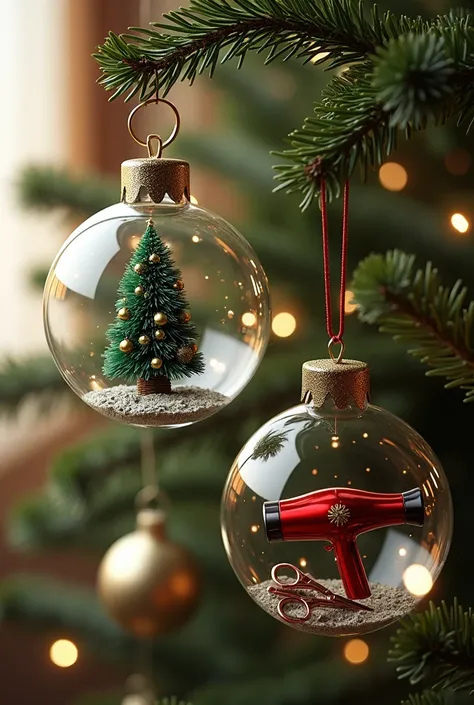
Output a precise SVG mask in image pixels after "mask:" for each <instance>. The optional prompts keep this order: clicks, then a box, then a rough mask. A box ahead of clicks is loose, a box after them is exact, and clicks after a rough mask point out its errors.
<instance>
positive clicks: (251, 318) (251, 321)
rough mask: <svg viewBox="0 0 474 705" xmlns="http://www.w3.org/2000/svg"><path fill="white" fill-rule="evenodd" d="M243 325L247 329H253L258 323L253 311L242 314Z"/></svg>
mask: <svg viewBox="0 0 474 705" xmlns="http://www.w3.org/2000/svg"><path fill="white" fill-rule="evenodd" d="M241 321H242V325H244V326H247V328H252V326H254V325H255V324H256V322H257V317H256V315H255V314H254V313H252V311H247V312H246V313H244V314H242V318H241Z"/></svg>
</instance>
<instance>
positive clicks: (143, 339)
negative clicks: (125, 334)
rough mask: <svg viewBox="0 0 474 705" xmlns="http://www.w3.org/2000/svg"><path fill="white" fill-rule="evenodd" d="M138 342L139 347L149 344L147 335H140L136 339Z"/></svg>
mask: <svg viewBox="0 0 474 705" xmlns="http://www.w3.org/2000/svg"><path fill="white" fill-rule="evenodd" d="M138 342H139V343H140V345H148V343H149V342H150V338H149V337H148V336H147V335H141V336H140V337H139V338H138Z"/></svg>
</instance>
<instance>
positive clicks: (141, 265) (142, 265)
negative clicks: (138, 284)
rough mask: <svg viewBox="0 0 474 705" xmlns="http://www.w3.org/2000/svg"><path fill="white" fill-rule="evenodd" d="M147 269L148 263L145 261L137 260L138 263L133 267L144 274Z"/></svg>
mask: <svg viewBox="0 0 474 705" xmlns="http://www.w3.org/2000/svg"><path fill="white" fill-rule="evenodd" d="M145 269H146V264H145V263H144V262H137V264H136V265H135V266H134V268H133V271H134V272H136V273H137V274H143V272H144V271H145Z"/></svg>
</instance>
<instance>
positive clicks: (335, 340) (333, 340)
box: [328, 338, 344, 363]
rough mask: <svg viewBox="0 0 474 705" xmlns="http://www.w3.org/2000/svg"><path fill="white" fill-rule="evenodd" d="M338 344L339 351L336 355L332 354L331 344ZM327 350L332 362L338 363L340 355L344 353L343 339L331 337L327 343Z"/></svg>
mask: <svg viewBox="0 0 474 705" xmlns="http://www.w3.org/2000/svg"><path fill="white" fill-rule="evenodd" d="M338 344H339V345H340V348H339V352H338V354H337V355H335V354H334V352H333V346H334V345H338ZM328 352H329V357H330V358H331V360H332V361H333V362H336V363H339V362H341V360H342V356H343V355H344V341H342V340H339V339H338V338H331V340H330V341H329V343H328Z"/></svg>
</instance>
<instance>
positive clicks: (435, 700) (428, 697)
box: [402, 690, 448, 705]
mask: <svg viewBox="0 0 474 705" xmlns="http://www.w3.org/2000/svg"><path fill="white" fill-rule="evenodd" d="M402 705H448V699H447V697H446V693H445V692H440V693H439V692H437V691H435V690H424V691H423V692H422V693H415V694H410V695H409V697H408V700H404V701H403V702H402Z"/></svg>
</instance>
